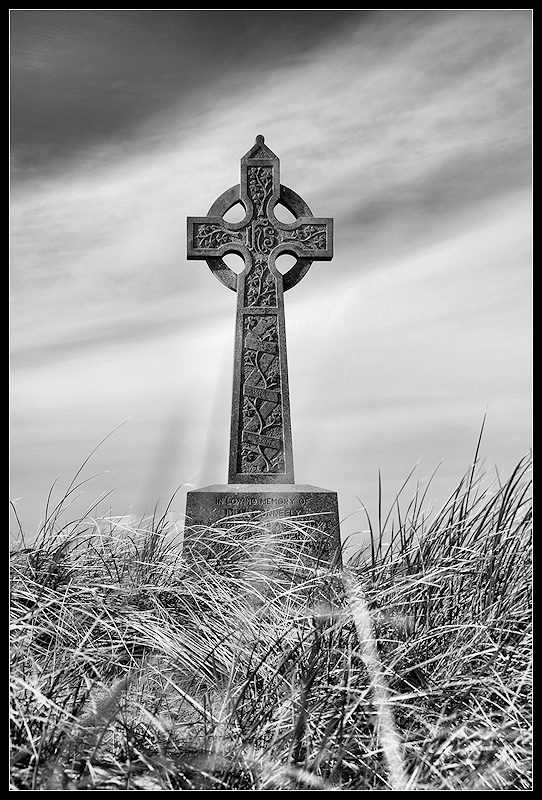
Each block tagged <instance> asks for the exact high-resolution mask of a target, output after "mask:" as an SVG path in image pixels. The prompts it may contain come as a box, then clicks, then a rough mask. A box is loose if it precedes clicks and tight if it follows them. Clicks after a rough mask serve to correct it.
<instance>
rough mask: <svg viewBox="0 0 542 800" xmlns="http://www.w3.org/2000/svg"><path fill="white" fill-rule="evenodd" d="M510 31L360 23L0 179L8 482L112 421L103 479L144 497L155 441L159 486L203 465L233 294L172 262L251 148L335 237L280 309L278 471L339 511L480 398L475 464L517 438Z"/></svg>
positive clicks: (220, 402) (434, 447)
mask: <svg viewBox="0 0 542 800" xmlns="http://www.w3.org/2000/svg"><path fill="white" fill-rule="evenodd" d="M529 33H530V16H529V15H527V14H526V13H523V12H521V11H518V12H500V11H495V10H491V11H474V10H467V11H459V12H423V11H422V12H410V13H409V12H405V13H402V12H382V13H376V14H373V15H369V16H368V17H363V19H362V24H360V25H359V26H357V27H355V28H350V29H349V30H347V31H342V32H340V31H339V32H337V35H336V36H335V37H333V39H332V40H331V41H330V42H327V41H326V39H325V38H324V39H321V40H320V41H319V43H318V48H314V49H307V50H304V51H303V52H302V53H299V54H297V55H296V57H295V59H294V60H293V61H292V60H290V61H287V62H286V63H280V62H279V63H276V64H273V66H272V68H269V69H267V70H263V71H262V70H254V71H251V70H247V72H246V73H245V74H244V75H243V79H242V80H241V79H240V73H239V71H236V70H232V71H231V72H230V71H226V72H225V74H221V75H218V74H217V75H216V76H214V75H212V76H209V78H208V80H207V82H206V83H202V84H201V91H199V92H197V93H195V94H194V95H193V96H192V97H191V99H190V102H187V100H186V97H184V96H183V97H181V98H179V99H178V101H177V102H175V103H172V105H171V107H170V108H169V110H168V111H167V112H160V113H157V114H154V113H153V114H152V115H151V116H149V117H148V118H147V119H146V120H145V122H144V123H142V124H140V125H139V126H138V127H137V128H134V129H132V130H131V132H130V135H129V136H127V137H126V138H125V139H123V140H119V141H117V142H115V143H113V144H111V143H110V144H108V145H103V143H102V142H101V141H98V140H97V141H96V142H95V143H94V146H93V147H91V148H89V150H88V151H86V152H80V153H79V154H78V158H77V161H75V162H74V163H73V164H72V165H71V166H70V169H59V170H58V171H56V172H55V173H54V174H50V175H48V176H47V177H42V178H38V179H35V180H28V181H25V182H23V183H22V184H21V185H17V186H16V187H15V188H14V193H13V203H12V270H13V273H12V302H13V309H14V310H13V314H12V318H13V347H14V351H15V356H16V358H15V356H14V366H17V365H20V370H18V371H17V375H16V376H15V381H14V384H15V385H14V395H15V397H16V399H17V405H18V409H19V410H18V416H17V424H16V437H15V438H16V441H17V442H21V441H23V445H21V449H20V450H18V452H20V453H21V455H20V464H21V466H20V469H21V475H22V476H23V478H22V479H21V480H22V481H23V482H24V480H26V481H28V480H30V477H29V476H30V472H31V469H30V467H29V465H30V464H32V459H33V455H32V452H33V449H39V450H41V451H42V453H49V456H48V457H47V458H44V459H43V460H44V462H48V463H49V464H51V463H57V462H58V467H56V468H55V474H56V472H57V470H58V471H60V465H61V464H62V465H63V467H62V468H65V465H66V464H67V463H68V461H69V459H70V458H72V457H73V453H74V451H75V450H77V451H78V453H80V454H81V455H82V457H84V456H85V455H87V453H88V452H89V450H90V449H91V447H92V446H94V445H95V444H96V438H97V437H99V434H98V433H97V432H98V431H99V430H101V431H102V432H103V433H104V434H105V433H107V432H109V431H110V430H111V429H112V428H113V427H115V425H116V424H118V423H119V422H120V421H122V419H124V418H126V417H128V416H132V417H133V418H134V420H136V421H134V423H133V425H132V427H131V431H132V433H131V434H130V437H131V439H130V447H128V446H127V445H126V444H125V447H126V452H125V455H122V454H121V453H119V452H118V451H115V454H114V455H112V451H109V453H108V455H109V456H110V457H111V460H112V461H113V462H114V463H115V464H116V465H117V466H118V472H119V474H122V475H123V476H124V477H123V479H122V480H126V485H127V486H129V484H130V480H132V479H133V480H132V483H133V486H147V487H149V486H151V487H156V481H154V480H153V479H152V478H151V477H149V474H148V465H149V464H151V463H153V459H154V460H155V456H156V458H158V456H157V455H156V452H155V451H156V448H157V447H158V446H159V445H158V444H157V443H159V442H162V445H163V446H164V447H166V445H164V441H165V439H167V434H166V433H164V432H163V431H164V430H165V429H166V428H167V430H168V431H170V432H171V431H174V435H175V436H176V437H179V438H178V441H181V442H183V445H182V447H181V445H180V446H179V447H180V449H181V452H180V454H179V456H178V458H179V462H178V463H177V465H176V466H175V467H174V468H173V467H172V469H171V470H170V475H171V480H172V481H173V480H174V479H175V480H180V481H181V482H182V480H188V479H190V480H192V481H193V482H195V483H199V482H200V481H207V482H215V481H217V480H221V479H222V477H221V476H222V475H225V463H226V458H227V453H226V447H227V436H228V428H229V426H228V414H229V404H230V392H231V358H232V352H231V350H232V344H233V321H234V313H235V311H234V309H235V298H234V296H233V294H232V293H231V292H228V291H226V290H225V289H224V287H222V286H221V285H220V284H218V282H217V281H215V280H214V279H213V278H212V277H211V275H210V274H209V271H208V269H207V267H206V265H205V263H204V262H202V263H201V264H200V263H197V262H190V263H187V262H186V261H185V244H184V243H185V220H186V216H189V215H200V214H204V213H205V212H206V211H207V209H208V208H209V206H210V205H211V203H212V202H213V200H214V199H215V198H216V197H217V196H218V194H220V193H221V192H222V191H224V190H225V189H227V188H228V187H229V186H231V185H233V184H235V183H237V182H238V180H239V178H238V175H239V173H238V170H239V159H240V157H241V156H242V155H243V154H244V153H245V152H246V151H247V150H248V149H249V148H250V146H251V145H252V143H253V141H254V137H255V136H256V135H257V134H259V133H263V134H264V135H265V137H266V142H267V143H268V145H269V146H270V147H271V149H272V150H274V151H275V152H276V153H277V154H278V155H279V156H280V158H281V167H282V181H283V183H285V184H286V185H288V186H290V187H291V188H292V189H294V190H295V191H297V192H299V193H300V194H301V195H302V196H303V197H304V199H305V200H306V201H307V202H308V204H309V205H310V206H311V208H312V210H313V212H314V213H315V214H317V215H322V216H333V217H334V218H335V226H336V256H335V258H334V260H333V261H332V262H331V264H315V265H313V267H312V268H311V270H310V272H309V274H308V275H307V277H306V278H305V279H304V280H303V283H302V284H300V286H299V287H296V288H295V289H294V290H293V291H292V292H289V293H288V295H287V298H286V306H287V325H288V347H289V351H288V353H289V365H290V374H291V379H290V382H291V390H292V412H293V426H294V437H295V438H294V448H295V458H296V468H297V474H298V478H300V479H303V480H309V481H313V482H316V483H318V482H321V483H322V485H327V484H326V482H329V483H330V485H331V488H335V487H334V485H333V481H334V480H340V482H341V484H340V486H339V487H337V488H339V490H340V491H341V492H343V493H348V496H350V497H353V496H355V492H356V491H358V492H359V491H362V490H363V488H364V487H366V486H367V484H366V483H363V486H359V485H358V486H357V487H356V488H354V485H353V484H354V482H355V481H358V479H359V481H362V482H365V481H367V480H369V472H370V473H371V474H372V475H373V476H374V475H375V473H376V468H377V466H383V467H386V466H387V465H392V468H393V470H394V474H397V475H399V474H401V477H402V478H404V477H405V475H406V473H407V472H408V471H409V470H410V468H411V467H412V465H413V463H414V462H415V461H416V460H417V459H418V458H419V457H423V458H425V460H426V461H425V463H429V464H430V469H433V468H434V466H435V465H436V464H437V463H438V462H439V461H440V460H441V459H442V458H443V457H444V456H445V455H446V453H448V454H450V453H452V454H453V459H454V464H455V463H457V462H458V461H460V460H461V456H460V454H464V455H463V458H464V459H468V456H469V455H470V453H471V451H472V449H473V448H472V447H471V443H472V442H473V441H474V439H475V438H476V436H477V432H478V430H479V425H480V423H481V418H482V415H483V413H484V411H485V408H486V406H487V404H488V403H489V404H490V409H491V408H497V409H498V411H496V412H494V413H495V414H496V421H495V428H494V429H493V431H494V432H493V433H490V437H491V438H490V439H489V441H488V445H489V451H490V452H492V453H494V454H495V456H496V457H497V456H499V455H503V454H504V455H505V456H506V458H508V457H509V455H510V453H512V451H514V453H515V452H516V451H517V449H523V447H524V445H525V447H526V446H527V444H528V442H527V439H528V435H529V434H528V414H527V413H526V397H527V396H528V388H527V384H528V380H527V377H526V376H527V375H528V372H529V368H528V363H529V357H528V346H527V342H528V332H527V317H528V305H529V268H530V253H529V244H530V197H529V194H530V187H529V179H530V156H529V145H530V141H529V139H530V122H529V115H530V45H529ZM225 87H227V88H226V89H225ZM75 358H77V359H78V360H77V361H75V360H74V359H75ZM524 387H525V388H524ZM213 398H215V399H214V400H213ZM497 421H498V424H497ZM25 430H26V431H27V433H24V431H25ZM488 430H489V431H491V430H492V429H491V426H488ZM160 431H162V433H160ZM30 432H31V435H30ZM66 432H69V434H67V433H66ZM94 432H96V435H94ZM123 435H124V434H123ZM171 435H172V436H173V434H171ZM25 437H26V438H25ZM91 438H92V442H90V441H89V440H90V439H91ZM203 439H205V442H206V443H205V444H204V443H203ZM501 441H502V442H503V443H504V444H503V446H502V447H501V446H500V442H501ZM55 442H56V444H55ZM162 445H160V446H162ZM55 448H56V449H55ZM170 449H171V448H170ZM134 450H135V451H137V455H135V454H134ZM222 450H223V453H222ZM168 452H169V451H168ZM221 453H222V455H221ZM467 453H468V455H467ZM17 458H19V456H17ZM221 458H223V459H224V470H222V467H221V466H220V459H221ZM18 463H19V462H18ZM463 463H464V462H463ZM45 468H46V464H45V463H44V464H43V465H42V468H40V470H37V472H36V476H37V475H38V473H39V475H40V476H41V479H42V480H43V482H44V483H45V484H46V485H47V477H46V475H45ZM316 468H317V470H318V474H319V475H320V477H318V475H310V474H309V472H310V470H311V469H316ZM122 470H125V472H124V473H123V472H122ZM134 470H139V472H138V474H137V475H136V476H135V477H134ZM140 473H141V474H140ZM142 473H145V474H144V475H142ZM334 475H335V476H341V477H340V478H339V477H335V478H334V477H333V476H334ZM349 475H350V476H351V477H349ZM32 480H34V478H32ZM36 480H37V477H36ZM27 485H28V484H27ZM173 488H175V487H173ZM153 490H154V489H153ZM134 491H136V493H137V490H134ZM141 491H143V489H142V490H141ZM144 491H145V492H148V491H150V490H149V489H148V488H147V489H145V490H144ZM21 493H22V492H21V491H20V490H16V494H21ZM343 496H344V495H343ZM347 510H348V504H347V506H346V508H345V511H347Z"/></svg>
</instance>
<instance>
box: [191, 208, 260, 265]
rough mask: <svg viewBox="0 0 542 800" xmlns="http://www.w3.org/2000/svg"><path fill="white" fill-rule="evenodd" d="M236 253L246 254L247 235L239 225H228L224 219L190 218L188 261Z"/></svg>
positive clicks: (209, 217)
mask: <svg viewBox="0 0 542 800" xmlns="http://www.w3.org/2000/svg"><path fill="white" fill-rule="evenodd" d="M234 251H235V252H239V253H241V254H243V253H244V252H246V235H245V234H244V232H243V231H241V230H239V226H238V225H236V224H231V223H227V222H225V221H224V219H222V217H212V216H207V217H188V219H187V242H186V257H187V259H189V260H191V261H194V260H197V259H205V258H213V257H218V256H222V255H224V254H225V253H230V252H234Z"/></svg>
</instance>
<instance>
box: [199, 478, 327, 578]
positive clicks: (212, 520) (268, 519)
mask: <svg viewBox="0 0 542 800" xmlns="http://www.w3.org/2000/svg"><path fill="white" fill-rule="evenodd" d="M289 519H291V521H292V523H295V522H297V523H299V526H298V529H296V525H295V524H292V525H288V524H287V522H286V520H289ZM245 520H247V521H250V522H251V523H252V524H254V523H259V522H260V521H261V522H262V524H263V525H265V526H266V527H268V526H269V525H270V524H271V525H272V526H273V528H274V529H275V531H276V530H284V531H285V532H287V536H288V540H289V542H293V541H297V542H298V543H299V549H300V551H303V553H307V554H310V556H311V559H315V561H316V563H321V564H322V566H326V567H329V566H334V567H338V566H340V564H341V537H340V529H339V506H338V501H337V493H336V492H333V491H331V490H330V489H321V488H320V487H319V486H311V485H310V484H297V483H296V484H288V483H275V484H269V483H265V484H263V483H251V484H215V485H213V486H205V487H203V488H202V489H195V490H194V491H191V492H188V494H187V498H186V523H185V539H186V540H188V539H189V538H190V535H191V534H193V533H198V535H201V526H205V527H216V528H219V527H228V528H229V527H231V525H232V524H234V523H238V522H243V521H245ZM281 522H282V525H281ZM307 540H309V541H307Z"/></svg>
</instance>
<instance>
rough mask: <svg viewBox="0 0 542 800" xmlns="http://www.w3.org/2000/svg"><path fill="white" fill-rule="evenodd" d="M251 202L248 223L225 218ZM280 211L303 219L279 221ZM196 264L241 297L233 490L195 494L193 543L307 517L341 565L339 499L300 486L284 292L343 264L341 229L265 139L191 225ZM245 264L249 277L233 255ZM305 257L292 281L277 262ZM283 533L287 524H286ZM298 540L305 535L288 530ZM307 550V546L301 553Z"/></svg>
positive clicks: (323, 551)
mask: <svg viewBox="0 0 542 800" xmlns="http://www.w3.org/2000/svg"><path fill="white" fill-rule="evenodd" d="M238 203H241V204H242V206H243V208H244V210H245V216H244V218H243V219H242V220H241V221H240V222H228V221H226V220H225V219H224V216H225V215H226V214H227V212H228V211H229V210H230V209H231V208H232V207H233V206H235V205H237V204H238ZM277 204H281V205H283V206H285V207H286V208H287V209H288V211H290V212H291V214H292V215H293V217H294V221H293V222H290V223H286V222H281V221H280V220H279V219H277V217H276V216H275V213H274V210H275V207H276V206H277ZM187 222H188V226H187V258H188V259H190V260H205V261H206V262H207V264H208V266H209V268H210V270H211V272H212V273H213V275H215V277H216V278H218V280H219V281H220V282H221V283H223V284H224V286H227V287H228V289H231V290H232V291H234V292H236V294H237V318H236V328H235V354H234V368H233V402H232V415H231V434H230V453H229V470H228V483H227V484H215V485H212V486H206V487H203V488H201V489H195V490H194V491H190V492H188V495H187V501H186V528H185V537H189V536H190V534H191V532H193V531H197V529H198V526H205V527H209V526H220V525H222V526H224V525H225V524H227V522H228V521H229V522H231V521H232V520H236V519H238V518H239V515H250V517H256V518H257V519H258V520H261V521H262V522H263V523H265V524H271V523H272V521H273V520H280V519H285V518H290V519H291V518H293V517H297V518H298V521H299V522H302V523H304V524H302V525H299V531H298V532H299V535H300V536H302V537H304V538H305V539H306V537H307V536H310V537H311V542H310V543H308V544H309V549H310V551H311V553H312V555H313V556H314V557H315V558H316V560H317V561H321V562H323V563H325V564H328V565H329V564H333V565H337V564H339V563H340V551H341V545H340V530H339V511H338V502H337V494H336V492H334V491H331V490H329V489H322V488H319V487H317V486H312V485H310V484H296V483H295V480H294V463H293V450H292V432H291V423H290V399H289V391H288V369H287V361H286V330H285V319H284V292H285V291H287V290H289V289H291V288H292V287H293V286H295V285H296V284H297V283H298V282H299V281H300V280H301V279H302V278H303V276H304V275H305V274H306V273H307V270H308V269H309V267H310V266H311V264H312V262H313V261H316V260H319V261H329V260H330V259H331V258H332V257H333V220H332V219H330V218H328V217H314V216H313V214H312V212H311V210H310V208H309V207H308V205H307V204H306V203H305V201H304V200H303V199H302V198H301V197H300V196H299V195H298V194H296V193H295V192H294V191H292V190H291V189H288V188H287V187H286V186H283V185H281V183H280V164H279V159H278V158H277V156H276V155H275V154H274V153H273V152H272V151H271V150H270V149H269V148H268V147H267V145H266V144H265V142H264V138H263V136H258V137H257V138H256V142H255V144H254V146H253V147H252V148H251V149H250V150H249V151H248V153H247V154H246V155H245V156H243V158H242V159H241V182H240V184H238V185H236V186H233V187H231V188H230V189H228V190H227V191H225V192H224V193H223V194H221V195H220V197H219V198H218V199H217V200H216V201H215V202H214V203H213V205H212V206H211V208H210V209H209V212H208V214H207V216H205V217H189V218H188V221H187ZM227 253H237V254H239V255H240V256H241V257H242V258H243V260H244V264H245V266H244V269H243V271H242V272H241V273H240V274H236V273H235V272H234V271H233V270H231V269H230V268H229V267H228V265H227V264H226V262H225V261H224V258H223V256H224V255H226V254H227ZM282 253H288V254H290V255H292V256H294V257H295V259H296V261H295V263H294V264H293V266H292V267H291V268H290V269H289V270H288V272H286V273H285V274H284V275H282V274H281V273H280V272H279V271H278V269H277V268H276V266H275V261H276V259H277V258H278V256H279V255H281V254H282ZM276 524H278V525H280V523H276ZM284 527H285V529H287V530H288V535H289V536H295V526H291V525H290V526H284ZM301 544H302V545H303V548H304V549H305V550H306V549H307V542H306V541H303V542H300V545H301Z"/></svg>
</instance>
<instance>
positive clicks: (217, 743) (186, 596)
mask: <svg viewBox="0 0 542 800" xmlns="http://www.w3.org/2000/svg"><path fill="white" fill-rule="evenodd" d="M529 472H530V461H529V459H528V458H526V459H524V460H522V461H521V462H520V463H519V464H518V466H517V467H516V469H515V470H513V472H512V474H511V475H510V476H509V477H508V478H507V479H506V480H500V479H499V478H498V477H497V478H495V479H492V480H491V479H490V478H489V476H488V474H487V473H484V472H483V471H481V470H480V469H479V468H478V465H477V464H476V463H475V465H474V466H473V468H472V469H471V470H469V472H468V473H467V475H466V476H465V477H464V479H463V480H462V481H461V482H460V484H459V486H458V488H457V490H456V491H455V492H454V493H453V494H452V495H451V497H450V498H449V499H448V501H447V502H446V503H445V504H444V506H443V507H442V509H440V511H438V512H437V513H436V514H433V515H432V516H431V517H430V518H429V517H428V516H427V514H426V512H425V510H424V505H423V504H424V502H425V494H424V491H423V490H422V489H421V488H420V487H418V488H417V489H416V491H415V494H414V497H413V499H412V500H411V501H410V502H409V503H407V504H406V506H405V504H403V503H402V500H401V497H398V498H397V500H396V502H395V503H394V505H393V507H392V508H391V509H390V511H389V513H388V514H387V515H386V516H385V515H384V514H383V513H382V512H381V511H380V512H379V514H378V519H377V520H376V522H373V521H372V520H371V519H370V517H369V516H367V521H368V527H369V530H370V541H369V543H368V545H367V547H366V548H365V549H364V550H362V551H360V552H358V553H356V555H355V557H353V558H351V559H350V561H349V563H348V564H347V565H345V567H344V568H343V569H340V570H339V569H337V570H330V569H326V568H325V565H322V564H320V565H318V564H316V563H314V561H313V560H312V559H311V553H310V552H306V553H300V552H299V549H298V546H296V547H293V546H292V538H290V539H289V537H288V527H287V526H288V525H290V526H294V525H295V523H294V522H292V520H291V519H290V520H284V522H283V525H282V532H281V531H280V530H277V529H276V528H273V529H269V527H268V526H266V525H265V524H264V523H262V522H261V521H258V520H257V519H256V520H251V519H247V518H243V517H239V518H237V519H234V520H233V521H231V522H228V524H227V525H225V526H224V528H221V529H217V528H211V529H208V530H204V531H200V532H199V533H197V532H193V533H192V535H191V536H190V538H189V539H188V540H187V545H186V546H185V548H184V550H183V549H182V546H181V544H182V543H181V535H180V534H179V532H178V531H177V530H176V529H175V526H173V525H171V524H170V523H167V522H166V519H165V517H162V518H161V519H151V520H143V521H142V522H141V523H139V524H136V523H134V521H133V520H127V519H125V518H111V517H109V518H94V517H93V516H92V511H90V512H89V514H87V515H86V516H85V517H84V518H82V519H79V520H75V521H73V522H67V523H66V522H63V521H62V519H63V518H64V517H63V514H62V511H63V506H62V504H59V506H58V507H56V508H54V509H52V510H51V511H50V512H48V516H47V520H46V523H45V524H44V526H43V528H42V530H41V531H40V533H39V535H38V537H37V539H36V540H35V541H34V542H33V543H32V545H26V543H25V540H24V536H23V535H22V532H21V537H20V542H19V543H18V545H17V546H16V547H14V549H13V552H12V555H11V562H12V564H11V568H12V579H11V614H12V636H11V661H12V663H11V682H12V693H11V698H12V706H11V707H12V716H11V725H12V736H11V748H12V767H11V780H12V787H11V788H12V790H15V791H16V790H81V791H83V790H132V791H145V790H164V791H168V790H169V791H171V790H179V789H180V790H198V791H202V790H206V789H212V790H244V791H270V790H278V791H291V790H317V791H318V790H319V791H326V790H327V791H329V790H332V791H356V790H362V791H363V790H377V791H386V790H396V791H397V790H410V791H430V790H439V791H458V790H460V791H463V790H465V791H485V790H515V791H527V790H530V789H531V779H530V774H531V764H530V730H531V719H530V709H531V695H530V690H531V683H530V678H531V670H530V663H531V638H530V631H531V611H530V608H531V599H530V598H531V539H530V535H531V502H530V489H529V480H528V478H529ZM74 487H75V482H74V484H73V485H72V486H71V487H70V489H69V491H68V493H67V495H69V493H70V492H71V491H72V490H73V488H74ZM300 526H301V528H302V525H301V523H297V524H296V530H295V531H293V533H295V534H299V528H300ZM296 538H298V536H297V537H296ZM307 538H309V537H307ZM262 553H266V554H267V556H269V553H272V564H273V569H271V570H269V569H268V568H267V569H265V570H262V569H261V565H262ZM266 563H269V558H267V560H266Z"/></svg>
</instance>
